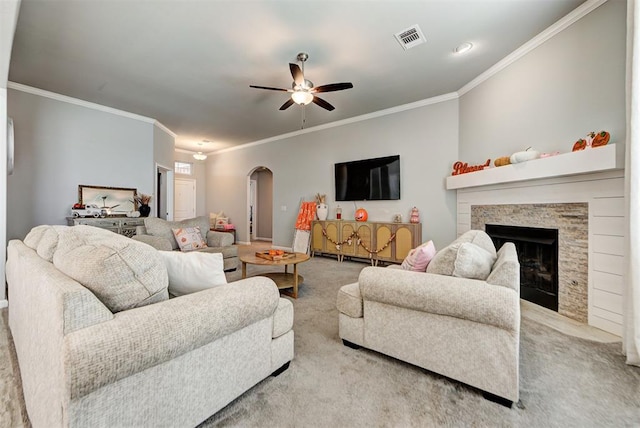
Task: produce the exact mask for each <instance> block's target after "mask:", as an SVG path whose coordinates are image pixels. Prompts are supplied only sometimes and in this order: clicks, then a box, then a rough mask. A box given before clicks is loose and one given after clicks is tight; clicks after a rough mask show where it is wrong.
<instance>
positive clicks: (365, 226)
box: [311, 220, 422, 265]
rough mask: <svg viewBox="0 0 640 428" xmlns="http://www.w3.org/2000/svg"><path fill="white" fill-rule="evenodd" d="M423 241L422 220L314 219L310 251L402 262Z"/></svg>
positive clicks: (372, 262) (372, 261) (374, 263)
mask: <svg viewBox="0 0 640 428" xmlns="http://www.w3.org/2000/svg"><path fill="white" fill-rule="evenodd" d="M421 243H422V225H421V224H420V223H383V222H370V221H369V222H358V221H350V220H326V221H318V220H316V221H314V222H312V224H311V254H312V255H315V254H329V255H335V256H337V257H338V261H342V260H343V259H344V257H353V258H359V259H368V260H371V264H372V265H377V264H378V262H380V261H382V262H387V263H402V261H403V260H404V259H405V257H406V256H407V255H408V254H409V251H411V249H413V248H415V247H417V246H418V245H420V244H421Z"/></svg>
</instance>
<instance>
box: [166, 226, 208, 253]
mask: <svg viewBox="0 0 640 428" xmlns="http://www.w3.org/2000/svg"><path fill="white" fill-rule="evenodd" d="M172 230H173V236H175V238H176V241H177V242H178V246H179V247H180V251H193V250H200V249H202V248H206V247H207V242H206V241H205V240H204V238H203V237H202V233H200V228H199V227H197V226H195V227H182V228H180V229H172Z"/></svg>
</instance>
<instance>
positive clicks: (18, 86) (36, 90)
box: [7, 81, 164, 127]
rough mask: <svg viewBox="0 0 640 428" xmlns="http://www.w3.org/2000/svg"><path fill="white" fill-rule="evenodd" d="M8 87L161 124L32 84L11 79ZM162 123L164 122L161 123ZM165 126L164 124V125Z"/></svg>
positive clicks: (144, 117)
mask: <svg viewBox="0 0 640 428" xmlns="http://www.w3.org/2000/svg"><path fill="white" fill-rule="evenodd" d="M7 88H9V89H14V90H16V91H21V92H26V93H29V94H33V95H38V96H41V97H45V98H50V99H52V100H56V101H62V102H65V103H69V104H75V105H77V106H81V107H86V108H90V109H93V110H99V111H102V112H105V113H111V114H115V115H117V116H123V117H127V118H129V119H134V120H139V121H141V122H146V123H152V124H156V123H158V124H160V122H158V121H157V120H155V119H152V118H150V117H146V116H141V115H139V114H134V113H129V112H128V111H124V110H118V109H115V108H112V107H107V106H103V105H101V104H96V103H92V102H89V101H84V100H81V99H78V98H73V97H69V96H67V95H61V94H57V93H55V92H50V91H45V90H44V89H39V88H34V87H32V86H27V85H23V84H22V83H16V82H11V81H9V82H8V83H7ZM160 125H162V124H160ZM162 126H163V127H164V125H162Z"/></svg>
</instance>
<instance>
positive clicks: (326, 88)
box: [310, 82, 353, 93]
mask: <svg viewBox="0 0 640 428" xmlns="http://www.w3.org/2000/svg"><path fill="white" fill-rule="evenodd" d="M351 88H353V83H351V82H344V83H330V84H328V85H320V86H316V87H315V88H313V89H311V91H310V92H312V93H315V92H333V91H342V90H344V89H351Z"/></svg>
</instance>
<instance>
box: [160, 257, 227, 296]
mask: <svg viewBox="0 0 640 428" xmlns="http://www.w3.org/2000/svg"><path fill="white" fill-rule="evenodd" d="M159 253H160V256H161V258H162V259H163V261H164V264H165V266H166V267H167V273H168V274H169V294H170V295H172V296H183V295H185V294H190V293H195V292H197V291H202V290H207V289H209V288H213V287H217V286H220V285H224V284H226V283H227V277H226V276H225V275H224V261H223V259H222V254H221V253H201V252H194V253H181V252H179V251H159Z"/></svg>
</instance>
